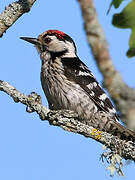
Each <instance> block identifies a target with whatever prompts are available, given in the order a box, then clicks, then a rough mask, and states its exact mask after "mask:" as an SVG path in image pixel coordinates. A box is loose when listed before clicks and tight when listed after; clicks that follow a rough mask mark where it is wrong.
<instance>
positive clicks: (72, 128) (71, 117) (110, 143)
mask: <svg viewBox="0 0 135 180" xmlns="http://www.w3.org/2000/svg"><path fill="white" fill-rule="evenodd" d="M0 91H3V92H5V93H6V94H8V95H9V96H11V97H12V98H13V100H14V101H15V102H21V103H22V104H24V105H26V106H27V111H28V112H34V111H36V112H37V114H38V115H39V117H40V119H41V120H48V121H49V123H50V124H51V125H54V126H59V127H61V128H63V129H64V130H66V131H69V132H74V133H77V134H81V135H83V136H85V137H89V138H93V139H94V140H96V141H98V142H100V143H102V144H104V145H105V146H106V147H107V148H110V149H111V152H114V153H115V154H119V155H120V156H121V157H123V158H124V159H130V160H133V161H134V162H135V144H134V143H133V142H131V141H128V142H126V141H125V140H121V139H119V138H118V137H116V136H113V135H111V134H109V133H106V132H103V131H99V130H97V129H95V128H93V127H90V126H88V125H85V124H83V123H81V122H80V121H78V120H77V114H75V113H74V112H72V111H69V110H59V111H51V110H49V109H47V108H46V107H44V106H43V105H42V104H41V97H40V96H39V95H37V94H36V93H31V94H30V95H28V96H27V95H25V94H22V93H20V92H19V91H18V90H16V89H15V88H14V87H13V86H11V85H10V84H9V83H7V82H4V81H0ZM99 121H100V119H99Z"/></svg>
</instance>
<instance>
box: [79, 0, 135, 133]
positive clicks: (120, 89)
mask: <svg viewBox="0 0 135 180" xmlns="http://www.w3.org/2000/svg"><path fill="white" fill-rule="evenodd" d="M78 2H79V3H80V7H81V10H82V15H83V18H84V28H85V31H86V34H87V39H88V43H89V45H90V47H91V49H92V53H93V56H94V58H95V60H96V63H97V65H98V68H99V70H100V71H101V73H102V75H103V77H104V86H105V87H106V88H107V89H108V91H109V93H110V95H111V97H112V99H113V100H114V102H115V104H116V107H117V109H118V110H119V111H120V114H121V118H122V121H123V122H124V123H125V124H126V125H127V126H128V127H129V128H131V129H133V130H135V90H134V89H132V88H130V87H128V86H127V85H126V84H125V83H124V81H123V79H122V77H121V75H120V73H119V72H118V71H117V70H116V68H115V67H114V65H113V63H112V60H111V57H110V54H109V50H108V44H107V40H106V37H105V34H104V32H103V29H102V27H101V25H100V24H99V21H98V17H97V13H96V9H95V7H94V3H93V0H78Z"/></svg>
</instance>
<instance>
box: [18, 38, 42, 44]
mask: <svg viewBox="0 0 135 180" xmlns="http://www.w3.org/2000/svg"><path fill="white" fill-rule="evenodd" d="M20 39H23V40H24V41H28V42H29V43H32V44H35V45H40V41H39V40H38V39H37V38H30V37H20Z"/></svg>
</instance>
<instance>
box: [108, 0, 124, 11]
mask: <svg viewBox="0 0 135 180" xmlns="http://www.w3.org/2000/svg"><path fill="white" fill-rule="evenodd" d="M122 1H123V0H112V2H111V4H110V6H109V9H108V11H107V14H108V13H109V12H110V9H111V7H112V5H113V6H114V7H115V8H118V7H119V6H120V4H121V3H122Z"/></svg>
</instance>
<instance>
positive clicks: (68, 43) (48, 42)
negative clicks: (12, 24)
mask: <svg viewBox="0 0 135 180" xmlns="http://www.w3.org/2000/svg"><path fill="white" fill-rule="evenodd" d="M21 39H23V40H25V41H28V42H30V43H32V44H34V45H35V46H36V48H37V49H38V51H39V53H40V54H41V53H43V52H45V51H48V52H50V53H54V54H55V53H56V54H63V55H64V56H67V57H75V56H76V46H75V43H74V41H73V40H72V38H71V37H70V36H69V35H67V34H65V33H64V32H61V31H58V30H48V31H46V32H43V33H42V34H41V35H39V36H38V38H30V37H21Z"/></svg>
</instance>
